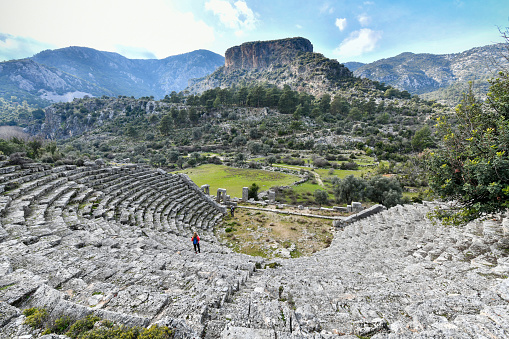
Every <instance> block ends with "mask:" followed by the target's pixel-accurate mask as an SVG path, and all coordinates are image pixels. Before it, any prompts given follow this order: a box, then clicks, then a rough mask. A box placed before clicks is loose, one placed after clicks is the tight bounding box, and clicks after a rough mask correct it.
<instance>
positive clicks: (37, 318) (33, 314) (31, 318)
mask: <svg viewBox="0 0 509 339" xmlns="http://www.w3.org/2000/svg"><path fill="white" fill-rule="evenodd" d="M23 314H24V315H25V317H26V319H25V322H24V324H26V325H28V326H30V327H32V328H33V329H38V328H42V327H43V325H44V322H45V321H46V320H47V318H48V311H46V309H44V308H36V307H33V308H27V309H25V310H23Z"/></svg>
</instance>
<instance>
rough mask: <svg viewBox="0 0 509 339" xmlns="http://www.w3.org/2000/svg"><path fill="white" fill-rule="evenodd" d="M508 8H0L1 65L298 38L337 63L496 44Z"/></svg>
mask: <svg viewBox="0 0 509 339" xmlns="http://www.w3.org/2000/svg"><path fill="white" fill-rule="evenodd" d="M508 26H509V1H507V0H483V1H473V0H427V1H421V0H414V1H402V0H390V1H389V0H366V1H362V0H361V1H353V0H352V1H351V0H336V1H333V0H331V1H321V0H317V1H313V0H307V1H301V0H296V1H280V0H231V1H230V0H144V1H139V0H87V1H82V0H0V61H2V60H10V59H19V58H24V57H29V56H32V55H33V54H35V53H37V52H39V51H41V50H44V49H55V48H62V47H68V46H85V47H91V48H95V49H99V50H104V51H111V52H117V53H120V54H122V55H124V56H126V57H129V58H144V59H145V58H159V59H160V58H165V57H167V56H170V55H176V54H181V53H186V52H190V51H193V50H196V49H208V50H211V51H213V52H216V53H219V54H222V55H224V52H225V51H226V49H227V48H229V47H231V46H235V45H239V44H241V43H243V42H247V41H256V40H273V39H282V38H287V37H296V36H302V37H305V38H307V39H309V40H310V41H311V42H312V43H313V45H314V50H315V52H319V53H322V54H324V55H325V56H326V57H329V58H334V59H338V60H339V61H340V62H347V61H360V62H371V61H375V60H378V59H381V58H387V57H391V56H395V55H397V54H399V53H402V52H414V53H434V54H445V53H456V52H461V51H464V50H467V49H470V48H472V47H476V46H483V45H488V44H492V43H496V42H502V39H501V38H500V34H499V31H498V28H499V27H500V28H502V29H504V28H505V27H508Z"/></svg>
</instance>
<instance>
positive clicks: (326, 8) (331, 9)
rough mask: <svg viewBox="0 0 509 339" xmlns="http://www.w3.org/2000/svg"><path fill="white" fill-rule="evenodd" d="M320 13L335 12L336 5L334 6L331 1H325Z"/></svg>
mask: <svg viewBox="0 0 509 339" xmlns="http://www.w3.org/2000/svg"><path fill="white" fill-rule="evenodd" d="M320 13H322V14H323V13H328V14H332V13H334V7H332V6H331V5H330V4H329V3H324V4H323V5H322V7H320Z"/></svg>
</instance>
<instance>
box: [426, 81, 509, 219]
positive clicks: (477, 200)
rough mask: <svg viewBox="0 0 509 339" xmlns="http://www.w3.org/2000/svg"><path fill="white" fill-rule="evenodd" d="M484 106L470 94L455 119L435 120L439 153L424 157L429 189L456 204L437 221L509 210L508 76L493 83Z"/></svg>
mask: <svg viewBox="0 0 509 339" xmlns="http://www.w3.org/2000/svg"><path fill="white" fill-rule="evenodd" d="M488 97H489V100H488V102H487V103H481V102H479V101H478V100H477V99H476V98H475V96H474V94H473V91H472V87H471V88H470V90H469V92H468V93H467V94H465V95H464V97H463V101H462V103H461V104H460V105H459V106H458V107H457V108H456V112H455V114H454V116H453V117H440V118H438V119H437V125H436V127H437V129H438V132H439V135H440V137H441V143H440V146H439V149H438V150H437V151H435V152H429V153H428V154H427V157H426V169H427V171H428V180H429V185H430V188H431V190H432V191H433V193H435V194H436V195H437V196H439V197H440V198H442V199H445V200H448V201H454V202H455V206H454V207H452V208H451V209H450V210H441V211H438V212H437V213H436V214H435V216H436V217H438V218H439V219H441V220H442V221H443V222H445V223H448V224H463V223H466V222H468V221H470V220H473V219H476V218H479V217H482V216H485V215H487V214H490V213H496V212H501V211H504V210H506V209H507V208H508V207H509V149H508V147H509V74H508V73H503V72H502V73H500V74H499V77H498V78H496V79H494V80H492V81H491V91H490V93H489V94H488Z"/></svg>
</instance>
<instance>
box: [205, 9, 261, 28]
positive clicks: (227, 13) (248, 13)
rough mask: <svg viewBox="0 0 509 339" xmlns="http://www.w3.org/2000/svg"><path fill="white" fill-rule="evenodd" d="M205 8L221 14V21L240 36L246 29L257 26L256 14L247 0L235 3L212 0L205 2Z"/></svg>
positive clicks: (218, 14)
mask: <svg viewBox="0 0 509 339" xmlns="http://www.w3.org/2000/svg"><path fill="white" fill-rule="evenodd" d="M205 9H206V10H208V11H212V12H213V13H214V15H217V16H219V20H220V21H221V23H222V24H223V25H224V26H226V27H228V28H231V29H235V30H236V32H235V34H236V35H237V36H240V35H242V34H243V31H244V30H253V29H254V28H255V27H256V22H257V19H256V15H255V13H254V12H253V11H252V10H251V9H250V8H249V7H248V6H247V3H246V2H245V1H237V2H235V3H233V5H232V4H231V3H230V2H229V1H226V0H210V1H208V2H206V3H205Z"/></svg>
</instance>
